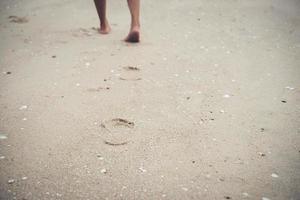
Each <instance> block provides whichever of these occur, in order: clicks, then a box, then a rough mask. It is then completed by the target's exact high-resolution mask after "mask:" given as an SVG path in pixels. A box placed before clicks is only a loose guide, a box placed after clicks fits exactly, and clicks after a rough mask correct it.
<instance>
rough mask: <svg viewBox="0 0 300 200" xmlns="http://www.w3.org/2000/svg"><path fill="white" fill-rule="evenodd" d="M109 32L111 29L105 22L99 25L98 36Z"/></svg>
mask: <svg viewBox="0 0 300 200" xmlns="http://www.w3.org/2000/svg"><path fill="white" fill-rule="evenodd" d="M110 31H111V28H110V26H109V24H108V22H105V23H104V24H101V25H100V29H99V33H100V34H108V33H110Z"/></svg>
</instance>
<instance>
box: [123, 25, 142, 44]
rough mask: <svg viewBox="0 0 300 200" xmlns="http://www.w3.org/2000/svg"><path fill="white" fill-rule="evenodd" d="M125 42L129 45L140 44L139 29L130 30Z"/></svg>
mask: <svg viewBox="0 0 300 200" xmlns="http://www.w3.org/2000/svg"><path fill="white" fill-rule="evenodd" d="M125 42H130V43H138V42H140V29H139V28H132V29H131V30H130V32H129V34H128V36H127V37H126V38H125Z"/></svg>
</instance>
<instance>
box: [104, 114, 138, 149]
mask: <svg viewBox="0 0 300 200" xmlns="http://www.w3.org/2000/svg"><path fill="white" fill-rule="evenodd" d="M134 127H135V124H134V122H131V121H129V120H127V119H122V118H114V119H111V120H108V121H104V122H102V123H101V129H102V131H101V136H102V138H103V140H104V143H105V144H107V145H111V146H121V145H125V144H127V143H128V142H129V139H130V137H131V136H132V134H133V131H134Z"/></svg>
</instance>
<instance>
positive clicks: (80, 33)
mask: <svg viewBox="0 0 300 200" xmlns="http://www.w3.org/2000/svg"><path fill="white" fill-rule="evenodd" d="M95 34H97V32H95V29H94V27H93V28H90V29H86V28H79V29H76V30H73V31H72V35H73V36H74V37H90V36H93V35H95Z"/></svg>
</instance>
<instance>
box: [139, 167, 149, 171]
mask: <svg viewBox="0 0 300 200" xmlns="http://www.w3.org/2000/svg"><path fill="white" fill-rule="evenodd" d="M139 170H140V171H141V172H147V170H145V169H144V168H143V167H140V168H139Z"/></svg>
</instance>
